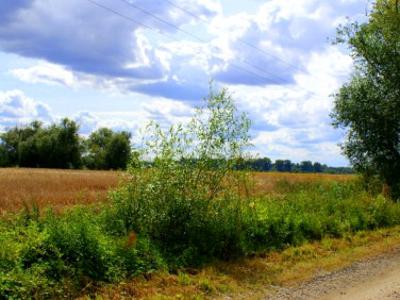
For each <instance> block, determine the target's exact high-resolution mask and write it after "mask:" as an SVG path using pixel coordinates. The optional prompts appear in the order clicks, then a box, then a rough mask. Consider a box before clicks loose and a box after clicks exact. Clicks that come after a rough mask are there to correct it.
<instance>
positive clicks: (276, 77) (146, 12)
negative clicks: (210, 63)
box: [120, 0, 319, 97]
mask: <svg viewBox="0 0 400 300" xmlns="http://www.w3.org/2000/svg"><path fill="white" fill-rule="evenodd" d="M120 1H122V2H124V3H126V4H128V5H129V6H131V7H133V8H136V9H137V10H139V11H141V12H143V13H145V14H146V15H148V16H150V17H152V18H154V19H156V20H158V21H160V22H162V23H164V24H166V25H168V26H170V27H173V28H175V29H176V30H178V31H180V32H182V33H184V34H186V35H188V36H190V37H192V38H194V39H196V40H197V41H199V42H202V43H208V41H206V40H204V39H203V38H200V37H199V36H196V35H194V34H192V33H191V32H188V31H186V30H183V29H181V28H180V27H178V26H176V25H175V24H173V23H171V22H168V21H166V20H164V19H162V18H160V17H159V16H157V15H155V14H154V13H152V12H150V11H148V10H146V9H144V8H142V7H140V6H138V5H137V4H133V3H132V2H130V1H128V0H120ZM165 1H166V2H168V3H170V4H171V5H172V6H174V7H176V8H178V9H180V10H182V11H183V12H185V13H187V14H189V15H191V16H193V17H195V18H196V19H198V20H200V21H201V22H203V23H205V22H204V21H202V19H201V18H200V17H199V16H197V15H196V14H194V13H192V12H190V11H189V10H186V9H184V8H182V7H180V6H178V5H177V4H175V3H174V2H173V1H170V0H165ZM239 41H240V42H241V43H242V44H245V45H247V46H249V47H251V48H253V49H256V50H258V51H260V52H263V53H264V54H267V55H269V56H271V57H274V58H276V59H278V60H280V61H282V62H283V63H285V64H287V65H291V66H292V67H294V68H296V69H297V70H299V71H301V72H304V70H302V69H301V68H299V67H297V66H296V65H292V64H290V63H289V62H286V61H285V60H283V59H282V58H280V57H279V56H276V55H274V54H271V53H268V52H267V51H265V50H262V49H260V48H258V47H257V46H254V45H252V44H250V43H247V42H246V41H244V40H241V39H240V40H239ZM211 47H212V49H217V50H220V49H219V48H217V47H215V46H211ZM243 63H244V64H246V65H248V66H250V67H252V68H254V69H256V70H258V71H260V72H263V73H265V74H267V75H269V76H272V77H273V78H275V80H272V78H270V77H268V78H267V77H264V76H261V77H262V78H264V79H266V80H268V81H269V82H271V81H272V82H275V83H276V84H286V83H287V80H286V79H283V78H281V77H279V76H277V75H276V74H273V73H271V72H268V71H267V70H265V69H261V67H260V66H258V65H254V64H252V63H251V62H249V61H248V60H244V61H243ZM237 69H239V68H237ZM240 69H241V70H246V69H244V68H242V67H240ZM249 72H250V73H252V74H253V75H256V76H259V77H260V75H259V74H256V73H254V72H252V71H249V70H247V73H249ZM303 90H305V91H307V92H308V93H310V94H312V95H315V96H318V95H317V94H315V93H314V92H312V91H310V90H307V89H304V88H303ZM318 97H319V96H318Z"/></svg>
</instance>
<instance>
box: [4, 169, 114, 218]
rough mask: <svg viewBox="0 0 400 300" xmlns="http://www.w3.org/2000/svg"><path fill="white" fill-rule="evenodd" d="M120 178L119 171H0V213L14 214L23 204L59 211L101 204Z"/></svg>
mask: <svg viewBox="0 0 400 300" xmlns="http://www.w3.org/2000/svg"><path fill="white" fill-rule="evenodd" d="M120 178H121V172H113V171H85V170H52V169H24V168H4V169H0V212H2V213H4V212H9V211H17V210H19V209H21V208H22V207H24V204H28V205H32V204H36V205H38V206H39V207H40V208H44V207H49V206H51V207H53V208H54V209H56V210H58V209H62V208H63V207H66V206H72V205H76V204H89V203H93V202H96V201H103V200H104V199H106V197H107V191H108V190H109V189H110V188H113V187H115V186H117V185H118V182H119V180H120Z"/></svg>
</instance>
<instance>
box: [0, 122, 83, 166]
mask: <svg viewBox="0 0 400 300" xmlns="http://www.w3.org/2000/svg"><path fill="white" fill-rule="evenodd" d="M78 130H79V127H78V126H77V124H76V123H75V122H74V121H71V120H69V119H63V120H61V122H60V123H59V124H53V125H51V126H49V127H43V124H42V123H41V122H38V121H34V122H32V123H31V124H29V125H27V126H23V127H13V128H11V129H9V130H8V131H6V132H5V133H4V134H2V135H1V136H0V138H1V144H0V146H1V149H0V155H1V159H0V161H2V163H1V164H2V165H8V166H20V167H42V168H43V167H44V168H78V167H80V166H81V146H80V138H79V135H78Z"/></svg>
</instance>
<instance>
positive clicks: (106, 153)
mask: <svg viewBox="0 0 400 300" xmlns="http://www.w3.org/2000/svg"><path fill="white" fill-rule="evenodd" d="M130 137H131V135H130V134H129V133H128V132H124V131H122V132H119V133H118V132H113V131H112V130H111V129H108V128H100V129H98V130H97V131H94V132H92V134H91V135H90V136H89V139H88V140H87V152H88V153H87V155H86V157H85V158H84V160H85V165H86V166H87V167H88V168H90V169H103V170H104V169H125V168H126V165H127V163H128V160H129V157H130V152H131V145H130Z"/></svg>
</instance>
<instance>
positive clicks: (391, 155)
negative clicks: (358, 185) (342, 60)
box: [332, 0, 400, 198]
mask: <svg viewBox="0 0 400 300" xmlns="http://www.w3.org/2000/svg"><path fill="white" fill-rule="evenodd" d="M399 28H400V13H399V1H396V0H378V1H376V3H375V4H374V7H373V10H372V12H371V14H370V16H369V20H368V22H367V23H365V24H362V25H358V24H351V25H348V26H345V27H342V28H340V29H339V32H338V33H339V34H338V42H346V43H347V44H348V45H349V47H350V50H351V52H352V56H353V58H354V59H355V72H354V74H353V76H352V78H351V80H350V81H349V82H348V83H346V84H344V85H343V86H342V88H341V89H340V91H339V92H338V93H337V95H336V96H335V106H334V111H333V113H332V117H333V125H334V126H336V127H343V128H346V129H347V130H348V132H347V140H346V142H345V143H344V145H343V150H344V153H345V154H346V155H347V156H348V158H349V159H350V162H351V164H352V165H353V166H354V168H355V170H356V171H359V172H361V173H363V174H364V175H365V176H371V175H375V174H376V175H377V176H379V178H380V179H381V180H382V181H383V182H384V183H385V184H387V185H388V186H389V188H390V190H391V195H392V196H393V197H395V198H397V197H400V172H399V170H400V85H399V82H400V34H399Z"/></svg>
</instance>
